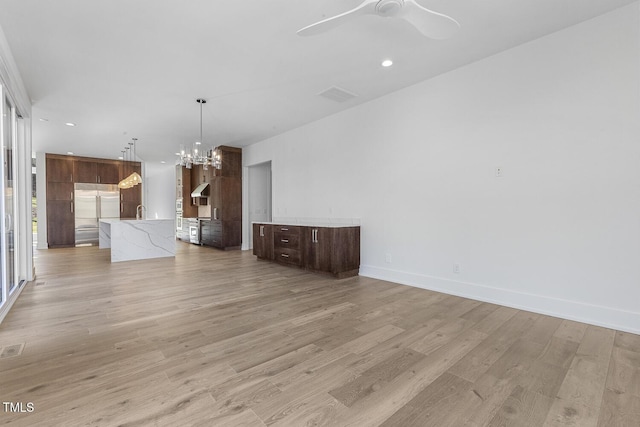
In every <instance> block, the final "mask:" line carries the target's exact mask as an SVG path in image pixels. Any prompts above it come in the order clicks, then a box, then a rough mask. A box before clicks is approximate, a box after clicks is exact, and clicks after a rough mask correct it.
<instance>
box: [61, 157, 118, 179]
mask: <svg viewBox="0 0 640 427" xmlns="http://www.w3.org/2000/svg"><path fill="white" fill-rule="evenodd" d="M73 175H74V178H75V179H74V182H84V183H91V184H93V183H96V184H117V183H118V182H120V163H119V162H116V161H109V160H104V161H100V160H89V159H87V160H84V159H82V160H74V161H73Z"/></svg>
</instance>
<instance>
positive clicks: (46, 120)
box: [40, 117, 49, 122]
mask: <svg viewBox="0 0 640 427" xmlns="http://www.w3.org/2000/svg"><path fill="white" fill-rule="evenodd" d="M40 121H41V122H48V121H49V119H45V118H44V117H40Z"/></svg>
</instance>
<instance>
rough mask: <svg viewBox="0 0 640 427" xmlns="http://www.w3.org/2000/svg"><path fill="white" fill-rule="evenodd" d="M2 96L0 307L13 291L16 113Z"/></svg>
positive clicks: (4, 94)
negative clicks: (0, 281)
mask: <svg viewBox="0 0 640 427" xmlns="http://www.w3.org/2000/svg"><path fill="white" fill-rule="evenodd" d="M2 89H3V90H2V91H1V95H2V107H1V112H2V122H1V124H0V129H1V131H0V139H1V140H2V141H1V146H2V150H1V151H0V159H1V161H0V172H1V176H2V180H1V183H0V185H1V186H2V199H0V211H1V212H2V218H3V219H2V222H1V224H0V229H1V233H0V269H1V270H2V271H1V272H0V274H1V277H2V292H0V305H2V304H3V303H5V302H6V301H7V298H8V297H9V295H11V294H12V293H13V292H14V291H15V290H16V284H17V274H16V273H17V271H16V253H17V252H16V244H17V239H16V237H17V236H16V233H15V229H16V218H17V216H16V209H17V203H16V194H15V188H16V186H15V182H16V179H15V178H16V177H15V173H16V170H15V157H16V156H15V153H16V138H15V135H16V111H15V107H14V105H13V103H12V102H11V100H10V99H9V96H8V95H7V93H6V92H5V91H4V88H2Z"/></svg>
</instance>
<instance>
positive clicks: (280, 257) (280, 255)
mask: <svg viewBox="0 0 640 427" xmlns="http://www.w3.org/2000/svg"><path fill="white" fill-rule="evenodd" d="M275 259H276V261H278V262H283V263H285V264H296V265H300V251H299V250H298V249H292V248H276V249H275Z"/></svg>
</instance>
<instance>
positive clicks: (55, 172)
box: [46, 154, 74, 183]
mask: <svg viewBox="0 0 640 427" xmlns="http://www.w3.org/2000/svg"><path fill="white" fill-rule="evenodd" d="M46 159H47V160H46V163H47V182H71V183H73V182H74V180H73V160H71V159H68V158H65V157H64V156H58V157H53V156H51V155H50V154H47V156H46Z"/></svg>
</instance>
